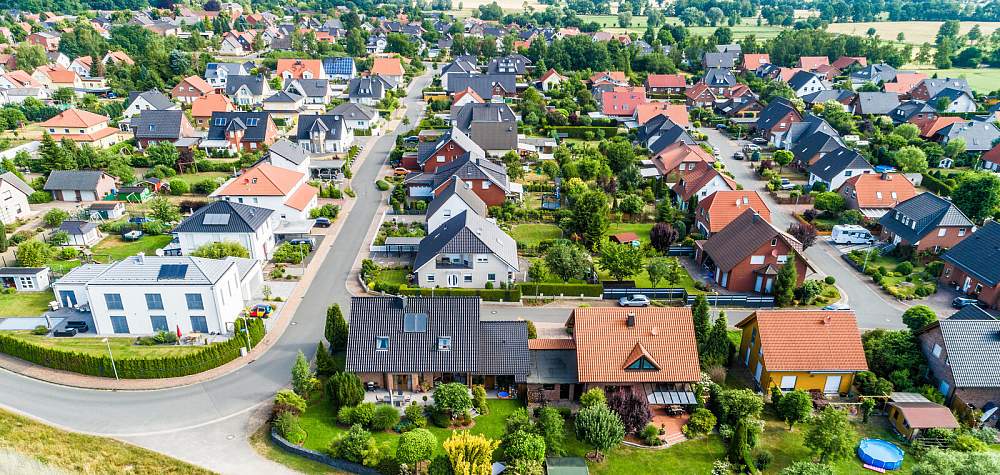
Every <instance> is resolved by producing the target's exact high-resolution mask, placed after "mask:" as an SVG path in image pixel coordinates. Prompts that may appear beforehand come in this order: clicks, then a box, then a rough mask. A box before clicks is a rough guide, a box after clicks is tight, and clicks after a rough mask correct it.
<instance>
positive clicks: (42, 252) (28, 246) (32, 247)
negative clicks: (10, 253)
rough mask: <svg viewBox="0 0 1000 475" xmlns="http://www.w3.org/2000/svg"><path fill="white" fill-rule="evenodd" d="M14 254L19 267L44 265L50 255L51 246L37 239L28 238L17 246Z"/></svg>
mask: <svg viewBox="0 0 1000 475" xmlns="http://www.w3.org/2000/svg"><path fill="white" fill-rule="evenodd" d="M14 255H15V256H16V257H17V263H18V264H19V265H20V266H21V267H45V263H46V262H48V260H49V259H50V258H51V257H52V246H50V245H49V244H48V243H46V242H44V241H41V240H38V239H29V240H27V241H24V242H22V243H21V244H19V245H18V246H17V251H16V252H15V253H14Z"/></svg>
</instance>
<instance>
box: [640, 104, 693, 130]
mask: <svg viewBox="0 0 1000 475" xmlns="http://www.w3.org/2000/svg"><path fill="white" fill-rule="evenodd" d="M635 114H636V121H637V122H638V123H639V125H642V124H645V123H646V122H648V121H649V120H650V119H652V118H653V117H656V116H659V115H662V116H664V117H666V118H668V119H670V121H671V122H673V123H675V124H677V125H679V126H681V127H688V126H690V125H691V118H690V115H689V114H688V110H687V106H685V105H684V104H671V103H669V102H647V103H645V104H639V105H638V106H636V108H635Z"/></svg>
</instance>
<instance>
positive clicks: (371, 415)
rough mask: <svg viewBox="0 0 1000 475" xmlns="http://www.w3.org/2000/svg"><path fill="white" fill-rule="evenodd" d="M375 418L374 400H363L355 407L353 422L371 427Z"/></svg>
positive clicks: (352, 416) (352, 415)
mask: <svg viewBox="0 0 1000 475" xmlns="http://www.w3.org/2000/svg"><path fill="white" fill-rule="evenodd" d="M374 419H375V403H374V402H363V403H361V404H358V405H357V406H356V407H355V408H354V412H353V413H352V414H351V424H361V425H362V426H365V427H369V426H371V424H372V420H374Z"/></svg>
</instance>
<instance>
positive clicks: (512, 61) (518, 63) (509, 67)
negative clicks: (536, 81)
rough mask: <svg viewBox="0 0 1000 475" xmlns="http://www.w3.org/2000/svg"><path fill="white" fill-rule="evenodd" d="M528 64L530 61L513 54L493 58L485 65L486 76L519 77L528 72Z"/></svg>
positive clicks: (522, 56)
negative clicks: (513, 75) (509, 75)
mask: <svg viewBox="0 0 1000 475" xmlns="http://www.w3.org/2000/svg"><path fill="white" fill-rule="evenodd" d="M530 64H531V60H529V59H528V58H526V57H525V56H524V55H520V54H516V53H515V54H511V55H507V56H503V57H500V58H493V60H492V61H490V62H489V64H487V65H486V72H487V73H488V74H516V75H519V76H520V75H523V74H525V73H527V72H528V65H530Z"/></svg>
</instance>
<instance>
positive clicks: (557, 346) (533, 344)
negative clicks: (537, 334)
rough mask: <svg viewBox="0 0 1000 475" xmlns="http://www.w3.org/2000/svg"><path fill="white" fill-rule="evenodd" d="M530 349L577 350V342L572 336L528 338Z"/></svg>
mask: <svg viewBox="0 0 1000 475" xmlns="http://www.w3.org/2000/svg"><path fill="white" fill-rule="evenodd" d="M528 349H529V350H575V349H576V342H574V341H573V340H572V339H570V338H532V339H530V340H528Z"/></svg>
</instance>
